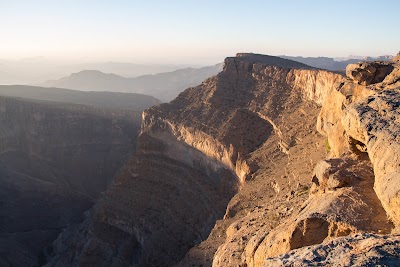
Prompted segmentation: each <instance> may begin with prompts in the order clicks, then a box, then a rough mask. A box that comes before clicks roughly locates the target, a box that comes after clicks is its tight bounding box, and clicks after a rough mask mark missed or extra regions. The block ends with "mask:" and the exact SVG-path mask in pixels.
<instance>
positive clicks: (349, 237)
mask: <svg viewBox="0 0 400 267" xmlns="http://www.w3.org/2000/svg"><path fill="white" fill-rule="evenodd" d="M346 73H347V78H345V77H343V76H341V75H340V74H337V73H332V72H328V71H324V70H319V69H313V68H311V67H309V66H307V65H304V64H301V63H298V62H294V61H290V60H287V59H281V58H277V57H272V56H264V55H254V54H245V53H241V54H238V55H237V56H236V57H232V58H227V59H226V60H225V65H224V70H223V71H222V72H221V73H219V74H218V75H217V76H214V77H212V78H210V79H207V80H205V81H204V82H203V83H202V84H201V85H199V86H197V87H193V88H189V89H187V90H186V91H185V92H183V93H181V94H180V95H179V96H178V97H177V98H176V99H175V100H173V101H172V102H170V103H168V104H162V105H160V106H157V107H152V108H150V109H148V110H146V111H145V112H144V113H143V122H142V128H141V134H140V136H139V141H138V142H139V144H138V150H137V153H136V155H135V156H133V157H132V158H131V160H130V161H129V163H128V164H127V165H126V166H125V168H124V170H123V171H122V172H121V174H120V175H119V176H118V177H116V178H115V180H114V183H113V185H112V186H111V187H110V189H109V190H108V191H107V192H106V194H105V196H104V197H102V198H101V199H100V200H99V201H98V202H97V203H96V205H95V206H94V207H93V208H92V209H91V211H90V214H88V216H87V218H86V219H85V221H84V222H83V223H82V224H81V225H80V226H79V228H78V229H69V230H68V231H65V232H64V233H63V234H62V235H60V236H59V238H58V239H57V241H56V242H55V243H54V253H53V254H52V255H51V257H50V258H49V263H48V266H65V265H68V266H83V265H96V266H214V267H216V266H275V265H276V266H279V265H281V266H292V265H295V264H303V265H300V266H308V265H309V266H314V265H318V262H317V261H321V262H324V263H325V264H328V265H329V264H331V265H334V264H336V263H338V264H339V265H340V264H343V265H344V266H350V265H351V264H356V263H360V264H361V263H362V264H374V263H382V264H386V263H387V261H385V259H384V255H389V256H390V259H394V260H396V259H398V258H399V256H400V254H399V253H400V251H398V249H396V244H398V242H399V237H398V235H396V234H395V233H396V232H398V224H399V210H398V207H399V205H398V204H399V199H398V195H399V190H398V181H397V180H398V179H397V178H398V157H397V153H396V151H398V148H397V145H398V140H397V136H398V134H397V133H398V125H397V124H398V123H397V122H398V110H397V107H398V101H397V99H398V90H399V89H398V88H399V86H400V84H399V82H400V78H399V77H400V75H399V65H398V63H395V62H372V63H359V64H354V65H349V66H348V68H347V71H346ZM316 126H317V127H316ZM317 130H318V131H317ZM346 244H347V245H348V246H349V248H354V249H355V250H354V251H351V250H350V249H348V247H347V245H346ZM367 248H368V249H369V250H368V251H373V252H374V253H372V252H371V253H366V254H365V253H364V252H365V251H366V249H367ZM282 254H283V256H282ZM280 255H281V256H280ZM303 256H304V257H305V258H306V259H310V260H313V261H314V262H312V261H311V262H307V261H303V262H302V257H303ZM330 257H334V258H333V259H332V258H330ZM352 259H355V260H354V261H352ZM313 264H314V265H313Z"/></svg>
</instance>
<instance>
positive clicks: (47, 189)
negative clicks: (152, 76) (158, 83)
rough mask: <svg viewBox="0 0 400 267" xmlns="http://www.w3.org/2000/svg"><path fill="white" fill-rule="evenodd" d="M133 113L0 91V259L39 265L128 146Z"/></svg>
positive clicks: (135, 125) (136, 117)
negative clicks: (13, 94)
mask: <svg viewBox="0 0 400 267" xmlns="http://www.w3.org/2000/svg"><path fill="white" fill-rule="evenodd" d="M140 120H141V117H140V113H139V112H135V111H127V110H117V109H116V110H112V109H99V108H94V107H90V106H84V105H76V104H69V103H59V102H48V101H46V102H44V101H39V100H28V99H16V98H8V97H0V126H1V127H0V129H1V130H0V184H1V186H0V207H1V208H0V218H1V219H0V265H1V266H41V265H43V264H44V263H45V262H46V256H47V254H49V253H50V252H51V250H52V248H51V247H52V246H51V244H52V242H53V241H54V240H55V239H56V238H57V236H58V234H59V233H60V232H61V231H62V229H63V228H65V227H67V226H69V225H72V224H77V223H80V222H82V220H83V218H84V216H83V213H84V212H85V211H86V210H88V209H89V208H90V207H91V206H92V205H93V202H94V200H95V198H96V197H98V195H99V194H100V193H101V192H102V191H104V190H106V188H107V186H108V185H109V184H110V183H111V180H112V177H113V176H114V174H115V173H117V172H118V170H119V168H120V167H121V166H122V164H123V163H124V161H125V160H126V157H128V156H129V154H130V153H132V151H133V150H134V146H135V135H136V134H137V132H138V130H139V127H140Z"/></svg>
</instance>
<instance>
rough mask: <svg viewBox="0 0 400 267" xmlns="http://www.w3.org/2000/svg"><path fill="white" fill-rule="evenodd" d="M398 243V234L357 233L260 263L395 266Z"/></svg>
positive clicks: (302, 266)
mask: <svg viewBox="0 0 400 267" xmlns="http://www.w3.org/2000/svg"><path fill="white" fill-rule="evenodd" d="M399 245H400V237H399V236H381V235H375V234H367V233H365V234H356V235H350V236H347V237H342V238H337V239H334V240H331V241H329V242H325V243H323V244H320V245H315V246H309V247H304V248H301V249H296V250H293V251H291V252H290V253H288V254H284V255H281V256H278V257H276V258H270V259H266V261H265V262H264V265H263V266H265V267H269V266H276V267H283V266H299V267H305V266H398V265H400V258H399V254H400V249H399ZM294 264H295V265H294Z"/></svg>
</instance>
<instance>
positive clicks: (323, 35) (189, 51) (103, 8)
mask: <svg viewBox="0 0 400 267" xmlns="http://www.w3.org/2000/svg"><path fill="white" fill-rule="evenodd" d="M399 10H400V1H399V0H393V1H387V0H380V1H376V0H375V1H369V0H362V1H361V0H359V1H357V0H352V1H350V0H346V1H329V2H328V1H324V0H319V1H312V0H292V1H290V0H286V1H268V0H264V1H262V0H260V1H255V0H253V1H252V0H246V1H245V0H243V1H235V0H229V1H222V0H221V1H218V0H198V1H195V0H181V1H178V0H163V1H161V0H160V1H152V0H146V1H144V0H143V1H135V0H125V1H124V0H108V1H105V0H25V1H24V0H0V58H23V57H36V56H44V57H47V58H62V59H74V60H75V59H93V60H114V61H136V62H138V63H144V62H147V63H149V62H158V63H192V64H196V63H198V64H204V63H216V62H219V61H222V59H223V58H224V57H226V56H230V55H234V54H235V53H236V52H258V53H264V54H272V55H279V54H286V55H303V56H321V55H324V56H347V55H350V54H352V55H371V56H377V55H383V54H396V53H397V52H398V51H399V50H400V14H399Z"/></svg>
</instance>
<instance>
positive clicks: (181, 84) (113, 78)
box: [41, 64, 222, 102]
mask: <svg viewBox="0 0 400 267" xmlns="http://www.w3.org/2000/svg"><path fill="white" fill-rule="evenodd" d="M220 70H222V64H216V65H213V66H208V67H202V68H191V67H188V68H184V69H178V70H174V71H171V72H164V73H157V74H147V75H142V76H138V77H134V78H126V77H122V76H119V75H115V74H112V73H103V72H101V71H98V70H83V71H80V72H78V73H73V74H71V75H70V76H68V77H64V78H61V79H58V80H51V81H47V82H45V83H43V84H41V85H42V86H47V87H49V86H50V87H61V88H69V89H76V90H85V91H87V90H90V91H113V92H118V91H119V92H131V93H142V94H147V95H151V96H153V97H156V98H158V99H161V100H163V101H164V102H168V101H170V100H172V99H173V98H175V97H176V96H177V95H178V94H179V93H180V92H181V91H183V90H184V89H186V88H188V87H191V86H196V85H198V84H200V83H201V82H202V81H203V80H204V79H206V78H208V77H210V76H213V75H215V74H217V73H218V72H219V71H220Z"/></svg>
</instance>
